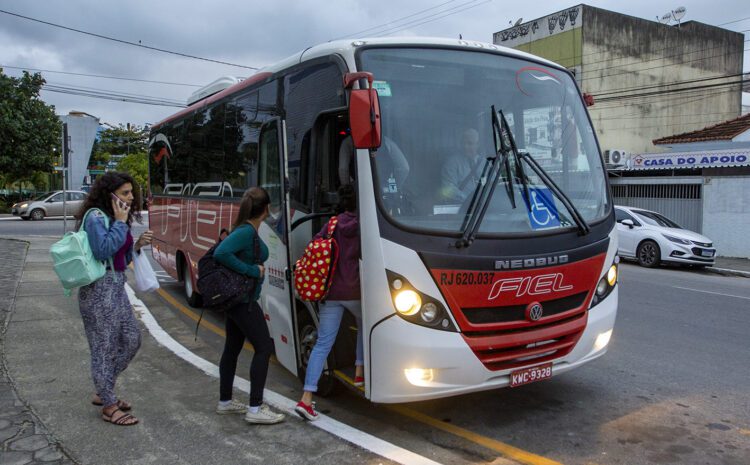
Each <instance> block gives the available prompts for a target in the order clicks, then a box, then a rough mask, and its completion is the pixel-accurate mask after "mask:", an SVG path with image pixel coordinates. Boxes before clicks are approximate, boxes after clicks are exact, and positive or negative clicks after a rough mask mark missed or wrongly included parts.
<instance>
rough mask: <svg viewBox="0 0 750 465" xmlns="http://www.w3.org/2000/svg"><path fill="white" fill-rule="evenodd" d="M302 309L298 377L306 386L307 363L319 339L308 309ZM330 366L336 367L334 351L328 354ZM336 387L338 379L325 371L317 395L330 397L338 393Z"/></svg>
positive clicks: (303, 307)
mask: <svg viewBox="0 0 750 465" xmlns="http://www.w3.org/2000/svg"><path fill="white" fill-rule="evenodd" d="M300 307H301V310H300V311H299V312H298V315H297V316H298V318H297V328H298V330H297V331H298V332H299V334H298V336H299V346H300V367H299V369H298V370H297V373H298V375H297V376H298V377H299V380H300V381H301V382H302V385H303V386H304V384H305V374H306V373H307V362H308V360H309V359H310V354H311V353H312V350H313V347H315V341H316V340H317V338H318V328H317V326H316V325H315V322H314V321H313V319H312V317H311V316H310V314H309V313H308V310H307V308H306V307H305V306H304V305H301V306H300ZM328 366H329V367H330V366H336V365H335V359H334V350H331V353H330V354H328ZM336 386H337V383H336V378H335V377H334V376H333V375H332V374H328V373H327V372H326V370H323V373H322V374H321V375H320V379H319V380H318V390H317V391H316V392H315V394H316V395H318V396H321V397H327V396H330V395H331V394H333V393H334V392H335V391H336Z"/></svg>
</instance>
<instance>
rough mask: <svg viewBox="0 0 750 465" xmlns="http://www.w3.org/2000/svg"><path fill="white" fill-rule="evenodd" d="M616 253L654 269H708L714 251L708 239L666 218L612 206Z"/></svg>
mask: <svg viewBox="0 0 750 465" xmlns="http://www.w3.org/2000/svg"><path fill="white" fill-rule="evenodd" d="M615 217H616V220H617V235H618V241H619V245H618V253H619V255H620V256H621V257H623V258H631V259H635V260H637V261H638V264H639V265H641V266H647V267H654V266H657V265H659V263H661V262H670V263H682V264H687V265H694V266H699V267H703V266H712V265H713V264H714V261H715V256H716V249H715V248H714V247H713V243H712V242H711V239H709V238H707V237H706V236H703V235H701V234H698V233H696V232H693V231H689V230H687V229H684V228H682V227H681V226H680V225H678V224H677V223H675V222H674V221H672V220H670V219H669V218H667V217H666V216H664V215H662V214H659V213H656V212H652V211H649V210H643V209H640V208H633V207H621V206H618V205H615Z"/></svg>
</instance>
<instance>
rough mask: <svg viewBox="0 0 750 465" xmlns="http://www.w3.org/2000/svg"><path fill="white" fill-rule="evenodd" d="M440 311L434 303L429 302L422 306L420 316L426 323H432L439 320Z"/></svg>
mask: <svg viewBox="0 0 750 465" xmlns="http://www.w3.org/2000/svg"><path fill="white" fill-rule="evenodd" d="M437 314H438V309H437V305H435V304H434V303H432V302H427V303H426V304H424V305H422V310H421V311H420V312H419V316H420V317H421V318H422V320H424V322H425V323H432V322H434V321H435V318H437Z"/></svg>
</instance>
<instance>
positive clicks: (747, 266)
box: [706, 257, 750, 278]
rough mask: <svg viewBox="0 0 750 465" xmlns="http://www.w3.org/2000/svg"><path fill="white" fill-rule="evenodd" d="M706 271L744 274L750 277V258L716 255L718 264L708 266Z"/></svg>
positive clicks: (733, 274)
mask: <svg viewBox="0 0 750 465" xmlns="http://www.w3.org/2000/svg"><path fill="white" fill-rule="evenodd" d="M706 271H710V272H712V273H719V274H723V275H727V276H744V277H745V278H750V259H747V258H731V257H716V264H715V265H714V266H710V267H707V268H706Z"/></svg>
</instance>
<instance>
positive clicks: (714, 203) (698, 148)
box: [610, 115, 750, 258]
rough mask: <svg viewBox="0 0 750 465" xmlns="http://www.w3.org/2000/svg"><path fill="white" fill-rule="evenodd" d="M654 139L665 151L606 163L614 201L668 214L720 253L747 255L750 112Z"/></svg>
mask: <svg viewBox="0 0 750 465" xmlns="http://www.w3.org/2000/svg"><path fill="white" fill-rule="evenodd" d="M653 143H654V144H655V145H656V146H658V147H661V148H662V150H663V151H661V152H658V153H656V152H652V153H639V154H629V155H628V156H626V158H625V159H624V160H622V163H621V164H619V165H610V168H611V170H610V173H611V174H612V175H613V176H612V177H611V178H610V182H611V185H612V191H613V197H614V199H615V203H616V204H619V205H629V206H634V207H641V208H646V209H649V210H656V211H659V212H661V213H663V214H665V215H667V216H668V217H670V218H672V219H674V220H675V221H676V222H677V223H678V224H680V225H682V226H683V227H685V228H687V229H691V230H694V231H697V232H700V233H702V234H704V235H706V236H708V237H709V238H711V239H712V240H713V241H714V244H715V245H716V248H717V254H718V255H721V256H725V257H743V258H750V241H748V240H747V231H749V230H750V115H744V116H741V117H739V118H734V119H731V120H729V121H725V122H723V123H719V124H716V125H712V126H709V127H707V128H704V129H701V130H698V131H691V132H687V133H683V134H677V135H674V136H668V137H663V138H660V139H656V140H654V141H653Z"/></svg>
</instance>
